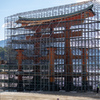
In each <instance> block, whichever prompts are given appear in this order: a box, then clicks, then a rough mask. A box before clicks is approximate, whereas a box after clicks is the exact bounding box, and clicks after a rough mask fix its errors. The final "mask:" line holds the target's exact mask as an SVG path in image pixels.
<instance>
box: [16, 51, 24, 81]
mask: <svg viewBox="0 0 100 100" xmlns="http://www.w3.org/2000/svg"><path fill="white" fill-rule="evenodd" d="M16 51H17V52H18V54H17V60H18V71H19V72H20V71H22V60H23V54H22V52H23V51H24V50H22V49H18V50H16ZM18 81H22V75H18Z"/></svg>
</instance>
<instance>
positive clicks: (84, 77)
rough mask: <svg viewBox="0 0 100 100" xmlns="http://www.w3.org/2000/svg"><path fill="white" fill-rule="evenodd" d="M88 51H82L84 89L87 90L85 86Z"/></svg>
mask: <svg viewBox="0 0 100 100" xmlns="http://www.w3.org/2000/svg"><path fill="white" fill-rule="evenodd" d="M86 64H87V49H85V48H83V49H82V87H83V89H84V90H85V89H86V88H85V86H86V84H87V67H86Z"/></svg>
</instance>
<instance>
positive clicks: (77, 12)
mask: <svg viewBox="0 0 100 100" xmlns="http://www.w3.org/2000/svg"><path fill="white" fill-rule="evenodd" d="M92 7H93V4H92V5H90V6H89V7H87V8H85V9H82V10H80V11H76V12H74V13H69V14H65V15H58V16H52V17H44V18H25V17H19V21H40V20H49V19H54V18H61V17H68V16H72V15H76V14H79V13H82V12H85V11H87V10H91V11H92V12H93V10H92ZM93 14H94V15H95V13H94V12H93Z"/></svg>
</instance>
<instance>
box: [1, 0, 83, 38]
mask: <svg viewBox="0 0 100 100" xmlns="http://www.w3.org/2000/svg"><path fill="white" fill-rule="evenodd" d="M77 1H78V0H0V40H3V39H4V27H3V24H4V18H5V17H7V16H10V15H13V14H16V13H20V12H26V11H31V10H36V9H42V8H48V7H54V6H59V5H65V4H70V3H76V2H77ZM80 1H82V0H80Z"/></svg>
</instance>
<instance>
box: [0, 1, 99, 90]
mask: <svg viewBox="0 0 100 100" xmlns="http://www.w3.org/2000/svg"><path fill="white" fill-rule="evenodd" d="M99 20H100V3H99V2H97V1H95V0H89V1H86V2H80V3H74V4H69V5H62V6H57V7H52V8H46V9H40V10H34V11H29V12H23V13H18V14H15V15H12V16H8V17H6V18H5V39H6V40H7V42H6V48H7V50H8V64H7V65H6V66H5V67H4V78H3V79H0V80H1V82H4V84H3V88H4V89H8V90H9V91H10V90H11V91H12V90H17V91H40V90H41V91H59V90H65V91H93V90H94V89H95V87H96V85H97V84H99V81H100V65H99V64H100V62H99V61H100V46H99V45H100V33H99V31H100V21H99Z"/></svg>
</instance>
